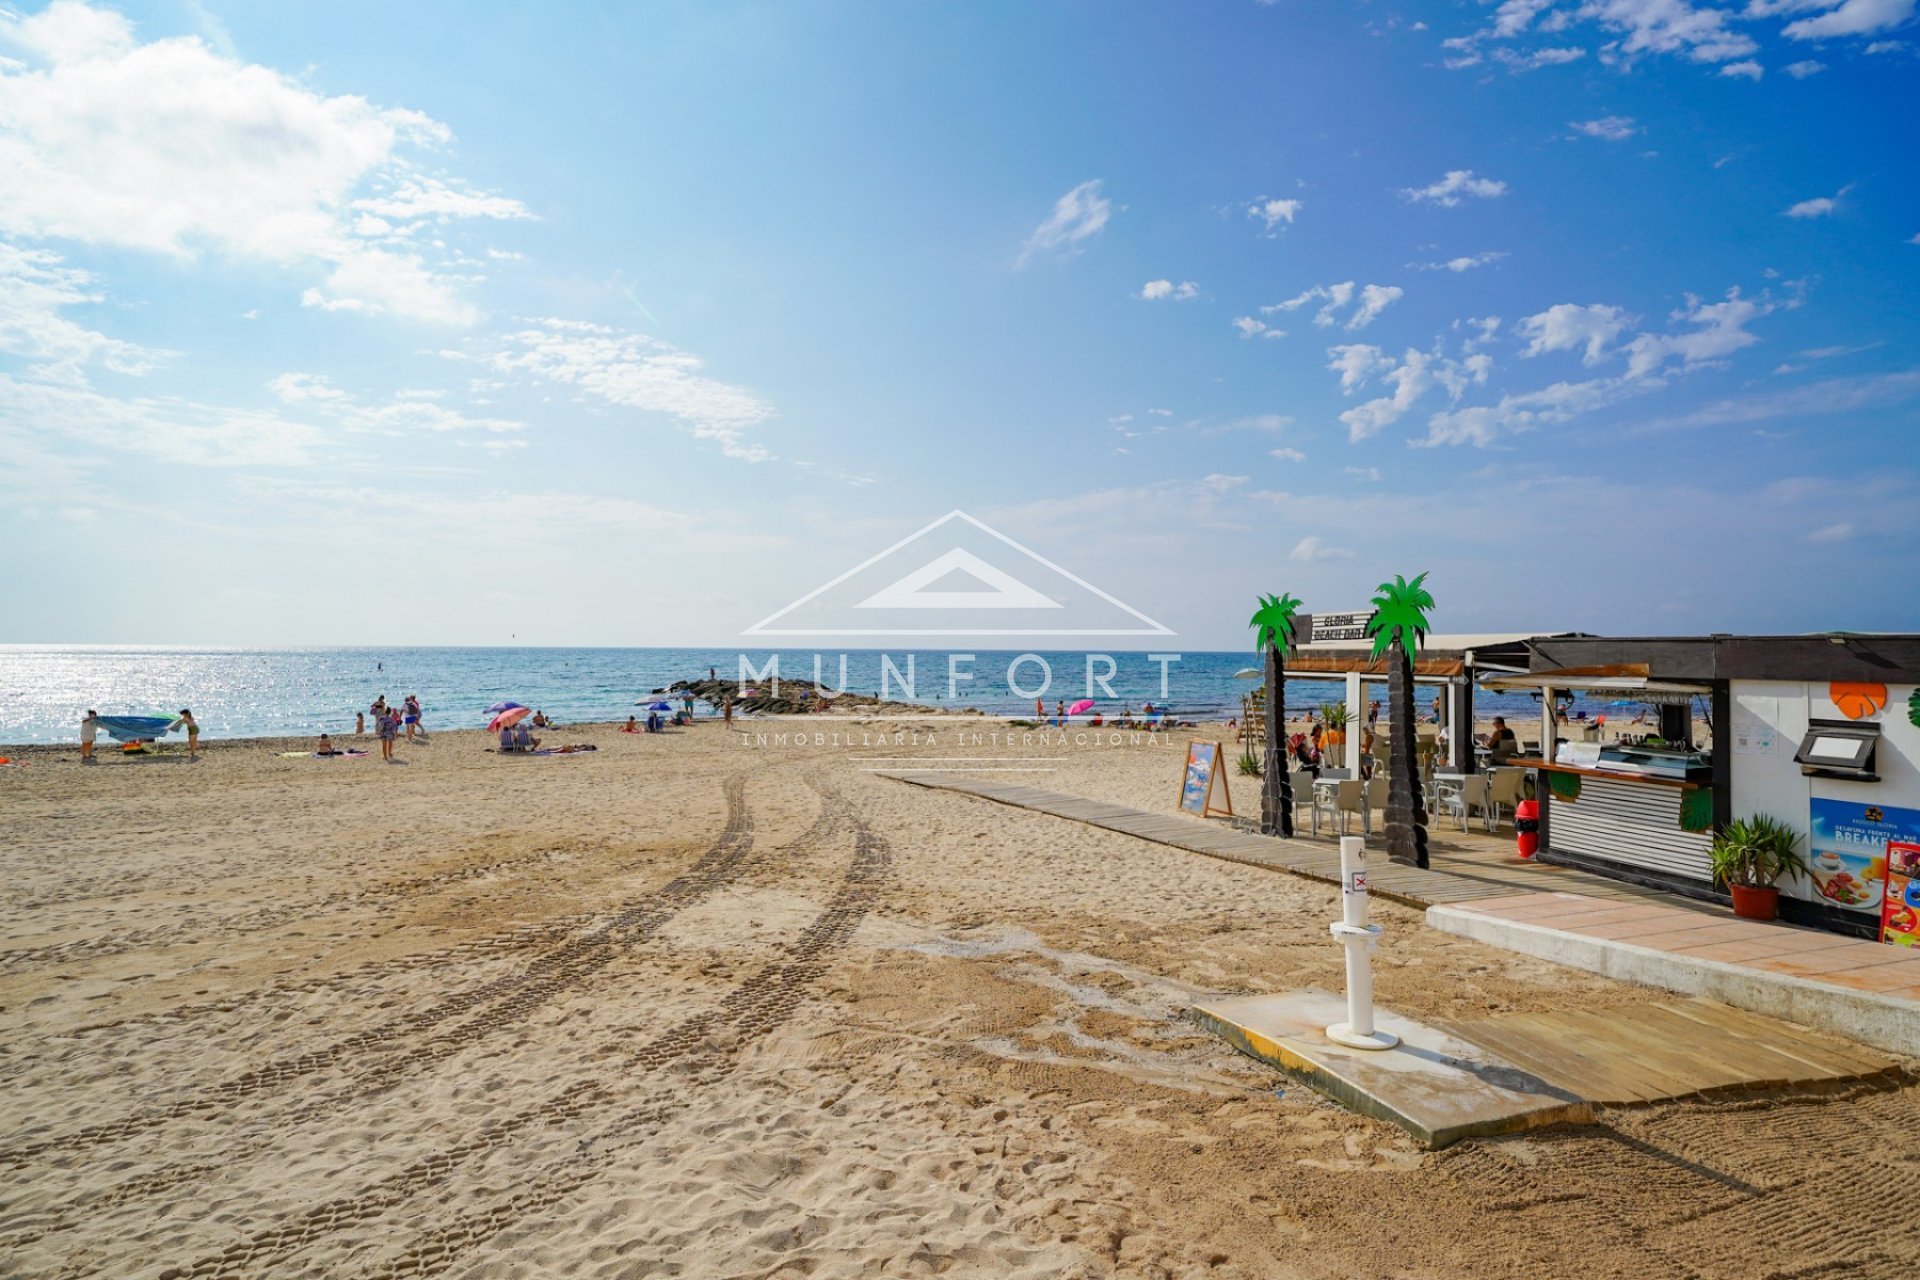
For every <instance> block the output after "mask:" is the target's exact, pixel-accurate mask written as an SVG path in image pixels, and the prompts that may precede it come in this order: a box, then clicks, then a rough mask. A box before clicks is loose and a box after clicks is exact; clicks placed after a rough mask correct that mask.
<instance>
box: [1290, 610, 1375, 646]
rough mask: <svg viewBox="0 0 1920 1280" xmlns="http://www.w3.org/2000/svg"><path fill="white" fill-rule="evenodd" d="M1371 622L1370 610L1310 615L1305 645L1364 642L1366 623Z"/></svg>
mask: <svg viewBox="0 0 1920 1280" xmlns="http://www.w3.org/2000/svg"><path fill="white" fill-rule="evenodd" d="M1372 620H1373V610H1371V609H1359V610H1355V611H1354V612H1352V613H1316V614H1311V615H1309V617H1308V618H1307V622H1308V626H1307V643H1308V644H1352V643H1354V642H1355V641H1362V640H1365V639H1366V638H1367V623H1368V622H1370V621H1372ZM1296 625H1298V624H1297V623H1296Z"/></svg>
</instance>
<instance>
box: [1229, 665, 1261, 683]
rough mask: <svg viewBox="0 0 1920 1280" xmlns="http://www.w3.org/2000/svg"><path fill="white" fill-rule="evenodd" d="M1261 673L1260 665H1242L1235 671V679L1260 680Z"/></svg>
mask: <svg viewBox="0 0 1920 1280" xmlns="http://www.w3.org/2000/svg"><path fill="white" fill-rule="evenodd" d="M1261 674H1262V673H1261V670H1260V668H1258V667H1242V668H1240V669H1239V670H1238V671H1236V672H1234V673H1233V678H1234V679H1235V680H1258V679H1259V678H1260V676H1261Z"/></svg>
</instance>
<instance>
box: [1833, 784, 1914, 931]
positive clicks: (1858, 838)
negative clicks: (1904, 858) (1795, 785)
mask: <svg viewBox="0 0 1920 1280" xmlns="http://www.w3.org/2000/svg"><path fill="white" fill-rule="evenodd" d="M1810 811H1811V817H1812V822H1811V824H1810V826H1811V827H1812V838H1811V839H1810V840H1809V841H1808V846H1809V849H1810V851H1811V853H1812V857H1811V858H1810V859H1809V862H1810V864H1811V868H1812V871H1813V888H1814V892H1815V894H1816V900H1817V901H1821V902H1827V903H1831V904H1832V905H1833V906H1836V907H1840V908H1842V909H1844V910H1847V911H1859V912H1862V913H1866V914H1871V915H1873V916H1876V917H1877V916H1879V915H1880V914H1881V910H1880V908H1881V906H1882V904H1883V903H1884V902H1885V900H1886V890H1887V858H1888V848H1889V846H1890V845H1898V844H1920V809H1896V808H1894V807H1893V806H1892V805H1880V804H1859V803H1857V802H1855V801H1851V800H1818V799H1816V800H1814V801H1812V803H1811V805H1810Z"/></svg>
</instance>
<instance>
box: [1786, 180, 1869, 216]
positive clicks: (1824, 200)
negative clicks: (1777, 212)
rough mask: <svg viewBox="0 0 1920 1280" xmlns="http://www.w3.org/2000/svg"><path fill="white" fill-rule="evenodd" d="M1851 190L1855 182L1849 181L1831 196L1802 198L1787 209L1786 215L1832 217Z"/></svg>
mask: <svg viewBox="0 0 1920 1280" xmlns="http://www.w3.org/2000/svg"><path fill="white" fill-rule="evenodd" d="M1851 190H1853V184H1852V183H1848V184H1847V185H1846V186H1844V187H1842V188H1840V189H1839V190H1838V191H1836V192H1834V193H1833V194H1832V195H1830V196H1817V197H1815V198H1814V199H1812V200H1802V201H1801V202H1800V203H1799V204H1796V205H1794V206H1793V207H1791V208H1789V209H1787V210H1785V211H1784V216H1785V217H1789V218H1830V217H1832V216H1833V214H1834V212H1835V211H1836V210H1838V209H1839V207H1840V201H1841V200H1843V199H1845V198H1846V194H1847V192H1849V191H1851Z"/></svg>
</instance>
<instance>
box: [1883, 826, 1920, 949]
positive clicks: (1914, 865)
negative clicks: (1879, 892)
mask: <svg viewBox="0 0 1920 1280" xmlns="http://www.w3.org/2000/svg"><path fill="white" fill-rule="evenodd" d="M1880 941H1882V942H1891V943H1894V944H1896V945H1898V946H1902V947H1920V844H1914V843H1912V842H1911V841H1906V840H1889V841H1887V890H1886V894H1885V896H1884V900H1883V902H1882V904H1881V907H1880Z"/></svg>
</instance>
